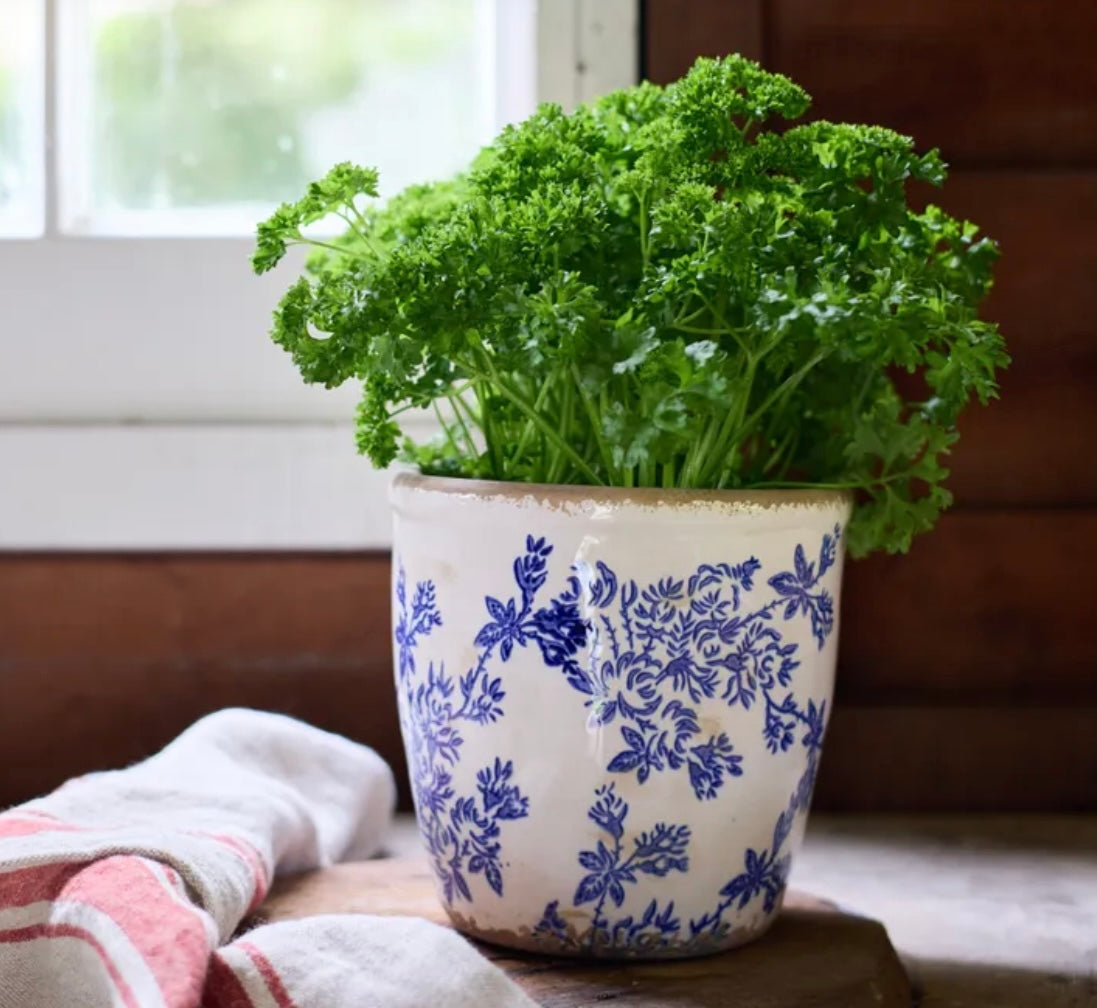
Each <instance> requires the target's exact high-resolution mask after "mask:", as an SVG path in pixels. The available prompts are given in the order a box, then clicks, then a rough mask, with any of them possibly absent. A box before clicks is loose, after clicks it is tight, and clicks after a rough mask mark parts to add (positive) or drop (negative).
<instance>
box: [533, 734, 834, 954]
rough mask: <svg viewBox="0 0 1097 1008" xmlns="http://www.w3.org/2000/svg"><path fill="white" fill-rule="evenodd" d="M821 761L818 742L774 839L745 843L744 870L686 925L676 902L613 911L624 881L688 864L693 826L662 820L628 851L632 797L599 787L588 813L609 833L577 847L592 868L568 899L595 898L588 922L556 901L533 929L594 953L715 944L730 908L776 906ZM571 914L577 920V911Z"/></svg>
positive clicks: (689, 950)
mask: <svg viewBox="0 0 1097 1008" xmlns="http://www.w3.org/2000/svg"><path fill="white" fill-rule="evenodd" d="M817 767H818V748H817V747H813V748H812V750H811V755H810V757H809V760H808V767H807V770H806V771H805V772H804V774H803V775H802V777H801V778H800V781H799V783H798V784H797V787H796V790H795V791H794V792H793V794H792V796H791V798H790V799H789V802H788V805H787V806H786V808H785V809H784V810H783V811H782V812H781V814H780V815H779V816H778V817H777V821H776V822H775V823H774V826H773V840H772V843H771V844H770V845H769V846H768V847H766V848H764V849H763V850H761V851H758V850H755V849H754V848H748V849H747V850H746V852H745V854H744V855H743V870H742V871H740V872H737V873H736V874H735V875H733V876H732V877H731V878H730V879H729V880H728V882H727V883H726V884H725V885H724V886H723V887H722V888H721V889H720V891H719V894H718V895H719V901H718V902H717V904H716V905H715V906H714V907H713V909H712V910H710V911H708V912H707V913H705V914H703V915H702V916H701V917H699V918H697V919H695V920H690V921H689V922H688V925H686V926H683V923H682V921H681V920H680V919H679V918H678V917H677V916H675V911H674V901H673V900H671V901H669V902H667V903H666V904H665V905H660V903H659V901H658V900H656V899H652V900H651V901H650V902H649V903H648V904H647V906H646V907H645V909H644V911H643V912H642V913H640V914H638V915H633V914H627V915H624V916H617V917H613V916H611V913H612V909H614V908H619V907H620V906H621V905H622V904H623V903H624V902H625V898H626V887H628V886H633V885H636V884H637V882H638V881H639V876H640V875H641V874H647V875H653V876H657V877H664V876H666V875H668V874H670V873H671V872H686V871H688V870H689V856H688V853H687V849H688V847H689V841H690V829H689V827H688V826H670V825H667V824H666V823H657V824H656V825H655V827H654V828H653V829H652V830H651V831H650V832H644V833H641V834H640V835H639V836H638V837H637V838H635V839H634V840H633V841H632V850H631V852H630V853H629V854H628V856H627V857H626V856H625V845H624V843H623V840H622V838H623V836H624V831H625V830H624V825H625V819H626V818H627V816H628V812H629V806H628V803H627V802H625V801H624V800H623V799H622V798H620V797H618V795H617V794H616V793H615V789H614V785H612V784H611V785H609V786H608V787H603V788H599V789H598V790H597V791H596V792H595V799H596V800H595V802H594V804H593V805H592V806H591V808H590V811H589V812H588V813H587V817H588V818H589V819H591V820H592V821H593V822H595V823H596V824H597V825H598V827H599V828H600V829H601V830H602V832H603V833H605V835H606V838H607V839H606V840H599V841H598V846H597V847H596V848H595V849H594V850H584V851H580V853H579V858H578V861H579V865H580V867H581V868H583V869H584V870H585V871H586V872H587V874H586V875H584V876H583V877H582V879H581V880H580V882H579V885H578V887H577V888H576V890H575V894H574V896H573V897H572V899H571V904H570V905H571V906H572V907H573V908H576V909H577V908H580V907H583V906H585V905H588V904H594V906H593V908H592V910H591V911H590V916H589V923H588V924H587V925H586V926H585V927H584V928H583V929H581V930H580V929H577V928H576V927H575V925H574V923H569V920H568V919H566V918H565V917H564V916H563V915H562V914H561V912H560V907H561V901H560V900H558V899H556V900H552V901H551V902H549V903H548V904H547V905H546V906H545V910H544V913H543V914H542V915H541V919H540V921H538V923H537V924H536V926H535V927H534V928H533V932H532V933H533V936H534V938H535V939H538V940H540V941H541V942H542V943H543V945H544V947H545V950H546V951H556V952H573V953H578V952H583V953H588V954H594V955H620V954H625V955H658V954H660V953H661V952H663V953H666V952H669V951H673V952H674V953H675V954H677V955H684V954H700V953H703V952H705V951H709V950H711V949H713V948H718V947H719V946H720V944H721V943H722V942H723V941H724V940H725V939H726V938H727V937H728V935H729V933H730V931H731V924H730V922H729V921H728V920H727V919H726V915H727V913H728V911H729V910H732V909H734V910H735V911H737V912H741V911H743V910H746V909H747V907H748V906H749V905H750V904H751V903H753V902H755V901H756V900H758V899H759V898H761V907H762V911H763V912H764V913H765V914H766V915H769V914H772V913H773V911H774V910H776V909H777V904H778V901H779V900H780V899H781V896H782V894H783V893H784V891H785V885H786V883H787V881H788V873H789V867H790V865H791V860H792V858H791V854H790V853H789V852H788V851H787V850H786V841H787V840H788V838H789V835H790V834H791V833H792V828H793V825H794V824H795V822H796V817H797V816H798V815H799V814H800V813H806V812H807V809H808V806H809V805H810V804H811V792H812V789H813V787H814V784H815V775H816V769H817ZM569 917H570V919H571V920H572V921H574V919H575V918H574V914H570V915H569Z"/></svg>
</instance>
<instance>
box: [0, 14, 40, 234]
mask: <svg viewBox="0 0 1097 1008" xmlns="http://www.w3.org/2000/svg"><path fill="white" fill-rule="evenodd" d="M42 32H43V16H42V5H41V4H40V3H39V2H38V0H2V3H0V238H11V237H23V236H31V235H37V234H41V232H42V191H43V185H42V172H43V164H42V152H43V136H42V108H43V73H42V60H43V38H42Z"/></svg>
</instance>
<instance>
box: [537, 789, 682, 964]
mask: <svg viewBox="0 0 1097 1008" xmlns="http://www.w3.org/2000/svg"><path fill="white" fill-rule="evenodd" d="M595 799H596V800H595V802H594V804H593V805H592V806H591V807H590V811H589V812H588V813H587V817H588V818H589V819H590V820H591V821H592V822H594V823H596V824H597V825H598V827H599V829H600V830H601V831H602V832H603V833H604V834H605V835H606V838H607V840H608V843H607V841H606V840H599V841H598V846H597V847H596V848H595V849H594V850H585V851H581V852H580V853H579V865H580V866H581V867H582V868H583V869H585V870H586V872H587V874H586V875H584V876H583V878H582V879H581V880H580V882H579V885H578V887H577V888H576V890H575V895H574V896H573V897H572V904H573V905H574V906H576V907H580V906H584V905H585V904H591V903H592V904H594V906H593V909H592V910H591V917H590V922H591V923H590V927H589V929H588V930H587V932H586V933H585V934H584V935H583V936H582V938H581V939H578V938H576V936H575V934H574V932H573V931H572V929H571V928H570V927H569V926H568V924H567V923H566V922H565V921H564V919H563V918H562V917H561V916H560V912H559V911H560V901H559V900H553V901H552V902H551V903H549V904H548V905H547V906H546V907H545V912H544V914H543V916H542V918H541V920H540V922H539V923H538V924H537V926H536V927H535V928H534V929H533V933H534V934H535V935H540V936H543V937H548V938H551V939H553V944H554V945H556V946H559V945H564V946H565V947H567V946H574V947H575V948H579V947H581V946H584V945H585V946H587V947H589V948H591V949H595V950H603V949H605V948H606V947H607V946H608V947H610V948H616V947H625V948H637V947H646V948H651V947H653V946H655V947H658V946H665V945H666V944H667V943H668V942H670V941H671V940H673V939H674V938H675V937H676V936H677V935H678V933H679V932H680V931H681V928H682V923H681V921H680V920H679V919H678V918H677V917H675V916H674V901H673V900H671V901H670V902H669V903H667V904H666V906H664V907H662V908H660V906H659V904H658V902H657V901H656V900H652V901H651V902H650V903H649V904H648V905H647V908H646V909H645V910H644V912H643V913H642V914H640V915H639V917H637V918H635V919H634V918H633V916H632V915H628V916H625V917H619V918H617V919H615V920H612V919H610V917H609V916H608V914H607V904H612V905H613V907H620V906H621V904H622V903H624V901H625V887H626V886H630V885H635V884H636V882H637V878H638V876H639V875H654V876H658V877H660V878H661V877H663V876H665V875H668V874H670V873H671V872H685V871H688V870H689V858H688V857H687V856H686V848H687V847H688V846H689V839H690V830H689V827H688V826H668V825H667V824H666V823H656V824H655V826H654V827H653V828H652V829H651V830H650V831H647V832H643V833H640V834H639V836H637V837H635V838H634V839H633V841H632V849H631V851H629V853H628V855H627V856H626V854H625V844H624V841H623V837H624V833H625V819H626V818H627V817H628V811H629V807H628V803H627V802H626V801H624V799H622V798H620V797H619V796H618V795H617V794H616V792H615V790H614V785H612V784H610V785H608V786H607V787H602V788H599V789H598V790H597V791H595Z"/></svg>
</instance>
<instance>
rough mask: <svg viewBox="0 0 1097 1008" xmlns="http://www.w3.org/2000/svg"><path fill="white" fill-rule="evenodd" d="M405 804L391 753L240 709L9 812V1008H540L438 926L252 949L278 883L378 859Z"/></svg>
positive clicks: (5, 965) (317, 922)
mask: <svg viewBox="0 0 1097 1008" xmlns="http://www.w3.org/2000/svg"><path fill="white" fill-rule="evenodd" d="M394 798H395V788H394V785H393V779H392V773H391V771H390V770H389V768H388V766H387V765H386V764H385V763H384V761H383V760H381V758H380V757H379V756H378V755H377V754H376V753H375V752H373V751H372V750H371V749H367V748H365V747H363V746H359V745H356V744H355V743H353V742H350V741H348V740H347V739H344V738H340V737H339V736H337V735H331V734H329V733H327V732H322V731H319V730H318V729H315V728H311V727H309V726H307V725H304V724H301V723H300V722H298V721H294V720H292V719H291V718H287V717H282V716H280V715H276V714H265V713H261V712H258V711H249V710H226V711H221V712H219V713H217V714H213V715H210V716H209V717H207V718H204V719H203V720H201V721H199V722H198V723H197V724H195V725H194V726H193V727H192V728H190V729H189V730H187V731H186V732H184V733H183V734H182V735H181V736H180V737H179V738H178V739H176V740H175V741H174V742H173V743H172V744H171V745H169V746H168V747H167V748H166V749H164V750H163V751H162V752H161V753H159V754H158V755H156V756H154V757H152V758H151V759H149V760H146V761H145V762H144V763H140V764H138V765H137V766H134V767H130V768H129V769H126V770H120V771H114V772H109V773H99V774H92V775H89V776H87V777H81V778H78V779H76V780H74V781H70V782H69V783H68V784H66V785H64V786H63V787H61V788H60V789H59V790H57V791H56V792H54V793H53V794H52V795H50V796H48V797H47V798H44V799H41V800H39V801H35V802H31V803H29V804H27V805H23V806H19V807H18V808H14V809H11V810H9V811H7V812H4V813H2V814H0V1008H199V1006H201V1008H337V1006H343V1005H348V1006H350V1005H353V1006H356V1008H357V1006H369V1008H389V1006H392V1008H412V1006H419V1005H423V1006H426V1005H452V1006H458V1008H459V1006H464V1005H468V1006H469V1008H471V1006H473V1005H476V1006H485V1008H486V1006H500V1008H530V1006H532V1005H533V1002H532V1001H530V1000H529V999H528V998H527V997H526V996H525V995H524V994H522V992H521V991H520V990H519V989H518V988H517V987H516V986H515V985H514V984H513V983H512V982H511V981H510V980H508V979H507V978H506V977H504V975H503V974H502V973H501V972H500V971H499V970H497V969H496V968H495V967H493V966H491V965H490V964H489V963H488V962H487V961H486V960H485V959H483V958H482V957H481V956H480V955H479V954H478V953H477V952H476V951H475V950H474V949H473V948H472V947H471V946H470V945H468V944H467V943H466V942H465V941H463V939H461V938H460V937H459V936H457V935H456V934H454V933H453V932H450V931H448V930H446V929H444V928H440V927H437V926H436V925H432V924H428V923H427V922H425V921H418V920H413V919H409V918H379V917H369V916H359V915H355V916H351V915H339V916H322V917H314V918H308V919H305V920H300V921H293V922H286V923H280V924H272V925H268V926H265V927H260V928H257V929H255V930H254V931H251V932H248V933H247V934H246V935H244V936H243V937H240V938H237V939H236V940H235V941H233V940H232V939H233V935H234V933H235V932H236V929H237V928H238V927H239V925H240V923H241V921H242V920H243V919H244V918H245V917H246V916H247V914H248V913H249V912H250V911H252V910H254V909H255V908H256V907H258V906H259V904H260V903H261V902H262V901H263V898H264V897H265V895H266V892H267V888H268V886H269V883H270V880H271V878H272V876H273V875H274V874H275V873H283V872H285V873H292V872H297V871H304V870H307V869H310V868H317V867H324V866H327V865H330V864H332V863H334V862H336V861H342V860H357V859H361V858H366V857H370V856H371V855H373V854H374V853H376V851H377V849H378V847H379V846H380V843H381V841H382V839H383V837H384V835H385V833H386V832H387V830H388V827H389V825H390V822H391V817H392V808H393V803H394Z"/></svg>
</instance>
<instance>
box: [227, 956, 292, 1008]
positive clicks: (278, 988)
mask: <svg viewBox="0 0 1097 1008" xmlns="http://www.w3.org/2000/svg"><path fill="white" fill-rule="evenodd" d="M236 945H237V948H239V949H241V950H242V951H243V952H244V953H245V954H246V955H247V957H248V958H249V959H250V960H251V961H252V962H253V963H254V964H255V968H256V969H257V970H258V971H259V975H260V976H261V977H262V978H263V983H265V984H266V985H267V990H268V991H270V996H271V997H272V998H274V1003H275V1004H276V1005H278V1008H297V1006H296V1005H295V1004H294V1003H293V998H291V997H290V995H289V991H288V990H286V985H285V984H284V983H282V978H281V977H280V976H279V975H278V971H277V970H275V968H274V967H273V966H272V965H271V962H270V960H269V959H268V958H267V957H266V956H265V955H263V953H262V952H260V951H259V949H258V947H257V946H255V945H253V944H252V943H251V942H249V941H242V942H237V943H236Z"/></svg>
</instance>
